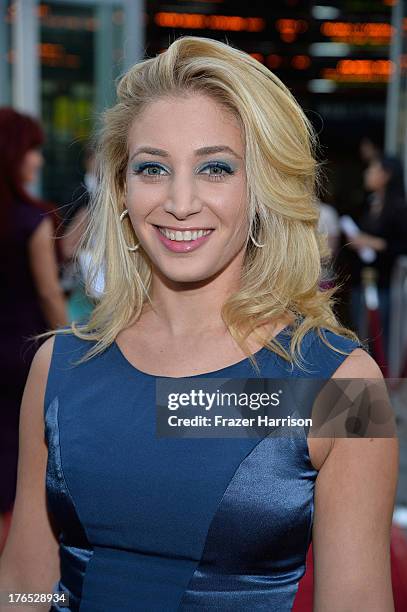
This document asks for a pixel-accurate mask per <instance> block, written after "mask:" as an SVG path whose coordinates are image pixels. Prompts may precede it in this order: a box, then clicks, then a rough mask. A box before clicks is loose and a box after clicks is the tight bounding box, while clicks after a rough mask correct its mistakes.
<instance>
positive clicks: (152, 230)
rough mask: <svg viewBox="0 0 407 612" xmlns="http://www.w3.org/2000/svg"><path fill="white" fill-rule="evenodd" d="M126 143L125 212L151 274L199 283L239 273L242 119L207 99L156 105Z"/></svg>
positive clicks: (242, 199) (241, 253) (243, 181)
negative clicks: (227, 271)
mask: <svg viewBox="0 0 407 612" xmlns="http://www.w3.org/2000/svg"><path fill="white" fill-rule="evenodd" d="M128 144H129V162H128V167H127V176H126V184H127V192H126V207H127V208H128V210H129V217H130V219H131V223H132V225H133V228H134V230H135V232H136V235H137V237H138V240H139V242H140V244H141V245H142V247H143V249H144V250H145V252H146V253H147V254H148V256H149V258H150V261H151V262H152V266H153V271H156V272H159V273H161V274H163V275H164V276H165V277H167V278H168V279H171V280H172V281H174V282H195V281H202V280H205V279H209V278H210V277H211V276H213V275H215V274H217V273H218V272H220V271H221V270H223V269H224V268H226V267H228V266H229V265H233V266H236V269H238V268H240V267H241V265H242V262H243V257H244V244H245V239H246V235H247V232H248V224H247V220H246V206H247V203H246V173H245V162H244V142H243V138H242V133H241V128H240V125H239V123H238V121H237V119H236V118H235V117H234V116H233V115H232V114H230V113H229V112H228V111H227V110H225V109H224V107H223V106H221V105H220V104H218V103H217V102H216V101H214V100H213V99H212V98H210V97H207V96H205V95H201V94H197V93H194V94H191V95H189V96H187V97H183V98H181V97H175V98H165V99H164V98H163V99H158V100H157V101H155V102H153V103H152V104H150V105H149V107H148V108H147V109H145V110H144V111H143V113H142V114H141V116H139V117H138V118H137V119H136V120H135V121H134V122H133V125H132V127H131V129H130V133H129V137H128Z"/></svg>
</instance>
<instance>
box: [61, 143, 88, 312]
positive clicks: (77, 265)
mask: <svg viewBox="0 0 407 612" xmlns="http://www.w3.org/2000/svg"><path fill="white" fill-rule="evenodd" d="M84 166H85V174H84V177H83V183H82V185H81V193H80V194H79V197H78V198H76V200H75V202H74V203H73V205H72V206H71V208H70V210H69V214H68V216H67V219H66V221H65V229H64V232H63V236H62V241H61V249H62V253H63V256H64V260H65V264H64V275H63V283H64V287H65V289H66V290H68V291H69V298H68V318H69V322H71V321H76V322H81V321H84V320H85V319H87V318H88V316H89V315H90V313H91V312H92V310H93V307H94V303H93V302H92V297H93V296H89V295H87V293H86V288H85V276H86V273H87V264H88V259H89V257H90V254H89V253H88V252H85V251H83V250H82V249H79V243H80V240H81V238H82V235H83V232H84V230H85V227H86V222H87V215H88V207H89V203H90V199H91V197H92V196H93V195H94V193H95V191H96V189H97V176H96V172H95V153H94V150H93V148H92V147H91V146H90V145H88V147H87V148H86V151H85V158H84ZM78 249H79V250H78Z"/></svg>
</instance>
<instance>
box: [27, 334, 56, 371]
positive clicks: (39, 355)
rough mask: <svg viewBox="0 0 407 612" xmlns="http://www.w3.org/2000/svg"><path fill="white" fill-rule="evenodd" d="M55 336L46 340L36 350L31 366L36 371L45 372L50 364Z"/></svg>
mask: <svg viewBox="0 0 407 612" xmlns="http://www.w3.org/2000/svg"><path fill="white" fill-rule="evenodd" d="M54 343H55V334H54V335H53V336H50V337H49V338H47V339H46V340H45V341H44V342H43V343H42V344H41V346H40V347H39V348H38V349H37V351H36V353H35V355H34V357H33V360H32V366H34V367H35V368H36V369H37V370H47V369H49V366H50V364H51V358H52V352H53V350H54Z"/></svg>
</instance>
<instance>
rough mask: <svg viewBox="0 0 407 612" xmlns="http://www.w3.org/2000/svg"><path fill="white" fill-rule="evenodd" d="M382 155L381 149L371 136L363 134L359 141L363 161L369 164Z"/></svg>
mask: <svg viewBox="0 0 407 612" xmlns="http://www.w3.org/2000/svg"><path fill="white" fill-rule="evenodd" d="M380 155H381V149H380V147H379V145H378V144H376V143H375V142H374V140H373V139H372V138H370V137H369V136H363V137H362V138H361V140H360V142H359V156H360V159H361V160H362V162H363V163H364V164H365V165H367V166H369V165H370V164H371V163H373V162H374V161H376V160H377V159H378V158H379V157H380Z"/></svg>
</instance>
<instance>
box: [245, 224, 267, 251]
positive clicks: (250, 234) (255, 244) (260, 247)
mask: <svg viewBox="0 0 407 612" xmlns="http://www.w3.org/2000/svg"><path fill="white" fill-rule="evenodd" d="M249 238H250V240H251V241H252V242H253V244H254V246H256V247H258V248H259V249H262V248H263V247H264V246H266V245H265V244H259V243H258V242H256V240H255V239H254V238H253V234H252V230H251V228H250V232H249Z"/></svg>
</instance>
